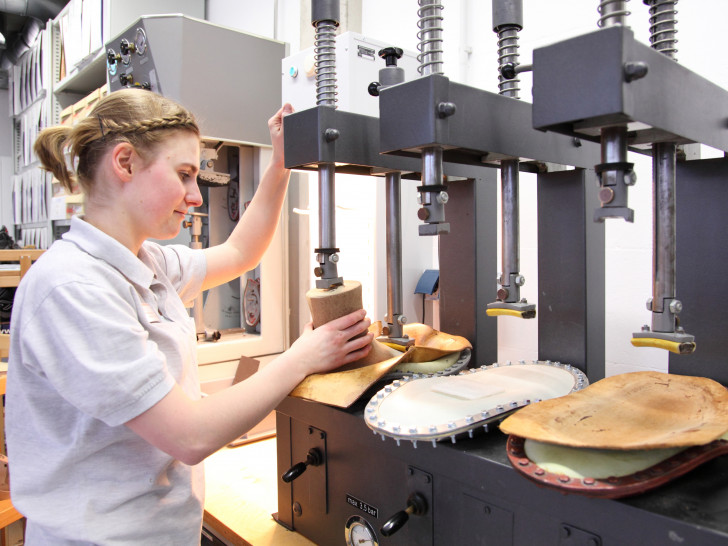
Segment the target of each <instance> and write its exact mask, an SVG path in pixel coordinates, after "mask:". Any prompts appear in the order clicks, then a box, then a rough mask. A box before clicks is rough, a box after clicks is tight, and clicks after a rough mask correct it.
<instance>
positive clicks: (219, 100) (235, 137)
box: [106, 14, 287, 146]
mask: <svg viewBox="0 0 728 546" xmlns="http://www.w3.org/2000/svg"><path fill="white" fill-rule="evenodd" d="M140 31H141V32H143V33H144V35H145V36H146V42H147V47H146V51H145V52H144V53H143V54H139V53H138V52H131V53H129V55H128V59H127V57H126V56H124V58H123V59H122V61H121V62H118V63H116V64H117V67H116V70H115V73H113V74H112V73H111V72H114V70H113V68H112V67H109V68H110V70H107V78H108V83H109V90H110V91H116V90H118V89H121V88H123V87H135V86H140V87H141V86H144V87H146V86H147V85H148V86H149V88H150V89H151V90H152V91H155V92H157V93H160V94H162V95H164V96H165V97H169V98H172V99H174V100H177V101H179V102H180V103H181V104H183V105H184V106H186V107H187V108H189V109H190V110H191V111H192V112H194V113H195V116H196V117H197V121H198V123H199V124H200V128H201V130H202V135H203V137H204V138H205V139H208V140H211V141H215V140H217V141H224V142H231V143H240V144H250V145H257V146H261V145H270V135H269V133H268V118H269V117H270V116H271V115H272V114H273V113H274V112H275V111H276V110H278V108H280V106H281V92H280V77H281V75H280V64H281V59H283V57H285V55H286V53H287V52H286V48H287V46H286V44H285V43H283V42H278V41H275V40H271V39H268V38H262V37H260V36H254V35H252V34H246V33H243V32H240V31H238V30H234V29H230V28H226V27H223V26H220V25H215V24H213V23H209V22H207V21H203V20H200V19H195V18H192V17H188V16H186V15H181V14H171V15H147V16H144V17H141V18H140V19H139V20H137V21H136V22H134V23H133V24H131V25H130V26H129V27H127V29H126V30H124V31H123V32H121V33H120V34H119V35H118V36H117V37H116V38H114V39H112V40H110V41H109V42H107V44H106V48H107V51H108V50H109V49H111V50H113V51H114V52H117V53H119V52H120V44H121V42H122V40H126V41H127V42H129V43H132V44H133V43H134V42H135V40H136V39H137V36H138V35H139V32H140ZM127 60H128V62H126V61H127ZM225 63H229V66H227V67H224V74H225V78H224V81H221V78H220V77H219V76H218V75H217V73H218V72H219V70H214V71H213V70H208V67H210V68H212V67H219V66H221V65H223V66H224V64H225ZM122 76H124V77H125V78H128V77H129V76H131V77H132V81H131V82H130V83H127V84H126V85H125V84H124V83H122V80H124V79H125V78H124V77H122ZM266 82H267V83H266Z"/></svg>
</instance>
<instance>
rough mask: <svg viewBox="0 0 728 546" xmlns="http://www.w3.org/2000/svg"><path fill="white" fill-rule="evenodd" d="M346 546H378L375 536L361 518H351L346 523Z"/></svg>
mask: <svg viewBox="0 0 728 546" xmlns="http://www.w3.org/2000/svg"><path fill="white" fill-rule="evenodd" d="M346 544H347V546H378V545H379V542H378V541H377V534H376V533H375V532H374V529H372V526H371V525H369V522H368V521H367V520H365V519H364V518H363V517H361V516H351V517H350V518H349V520H348V521H347V522H346Z"/></svg>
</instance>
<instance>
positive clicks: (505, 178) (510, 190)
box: [499, 159, 520, 303]
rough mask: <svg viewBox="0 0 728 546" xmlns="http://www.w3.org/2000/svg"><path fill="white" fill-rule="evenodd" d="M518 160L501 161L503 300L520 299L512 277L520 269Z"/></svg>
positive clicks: (517, 287)
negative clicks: (504, 289)
mask: <svg viewBox="0 0 728 546" xmlns="http://www.w3.org/2000/svg"><path fill="white" fill-rule="evenodd" d="M518 181H519V173H518V160H517V159H516V160H512V161H502V162H501V215H502V225H501V229H502V233H501V252H502V261H503V264H502V268H503V273H502V277H501V286H503V287H504V288H505V287H508V288H507V294H499V295H501V296H505V297H503V298H499V299H502V300H503V301H505V302H509V303H510V302H517V301H519V300H520V293H519V289H520V287H519V286H518V284H517V283H516V282H514V277H515V276H517V275H518V273H519V271H520V263H519V262H520V244H519V237H520V234H519V232H520V220H519V206H518Z"/></svg>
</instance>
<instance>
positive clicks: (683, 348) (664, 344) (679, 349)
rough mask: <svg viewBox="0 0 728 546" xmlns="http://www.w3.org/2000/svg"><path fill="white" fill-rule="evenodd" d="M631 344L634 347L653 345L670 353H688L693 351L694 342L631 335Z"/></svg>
mask: <svg viewBox="0 0 728 546" xmlns="http://www.w3.org/2000/svg"><path fill="white" fill-rule="evenodd" d="M632 345H634V346H635V347H654V348H655V349H665V350H667V351H670V352H671V353H675V354H678V355H684V354H690V353H692V352H693V351H695V343H693V342H687V343H679V342H677V341H668V340H666V339H656V338H652V337H633V338H632Z"/></svg>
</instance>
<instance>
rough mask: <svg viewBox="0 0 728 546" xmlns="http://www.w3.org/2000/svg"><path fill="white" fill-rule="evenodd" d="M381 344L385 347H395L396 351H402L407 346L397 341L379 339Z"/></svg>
mask: <svg viewBox="0 0 728 546" xmlns="http://www.w3.org/2000/svg"><path fill="white" fill-rule="evenodd" d="M380 343H382V345H386V346H387V347H391V348H392V349H396V350H397V351H399V352H401V353H403V352H405V351H406V350H407V347H405V346H404V345H399V344H397V343H392V342H391V341H381V342H380Z"/></svg>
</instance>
